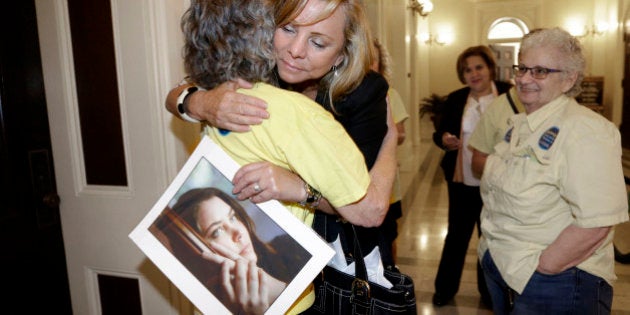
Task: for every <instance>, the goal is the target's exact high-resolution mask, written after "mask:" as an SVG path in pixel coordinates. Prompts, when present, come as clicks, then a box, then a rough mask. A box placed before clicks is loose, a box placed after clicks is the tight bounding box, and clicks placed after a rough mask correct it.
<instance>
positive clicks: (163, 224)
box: [154, 187, 310, 314]
mask: <svg viewBox="0 0 630 315" xmlns="http://www.w3.org/2000/svg"><path fill="white" fill-rule="evenodd" d="M154 227H155V230H158V231H159V232H158V233H160V232H161V233H163V234H164V236H165V237H166V241H167V242H168V246H167V247H169V248H170V250H171V251H172V252H173V254H174V255H175V256H176V257H177V258H178V259H179V260H180V261H181V262H182V263H183V264H184V265H185V266H186V267H187V269H188V270H189V271H190V272H191V273H193V275H195V277H196V278H197V279H198V280H199V281H200V282H202V283H203V284H204V285H205V286H206V287H207V288H208V289H209V290H210V292H212V293H213V294H214V295H215V296H216V297H217V299H218V300H219V301H221V302H222V303H223V304H224V305H225V306H226V307H227V308H228V309H229V310H230V311H231V312H233V313H235V314H263V313H264V312H265V311H266V310H267V309H268V308H269V306H270V305H271V304H272V303H273V301H275V299H276V298H277V297H278V296H279V295H280V294H281V293H282V291H283V290H284V289H285V288H286V286H287V283H289V282H290V281H291V280H292V279H293V278H294V277H295V275H296V274H297V273H298V272H299V271H300V269H301V267H302V266H303V265H304V263H305V262H306V261H307V260H308V259H309V258H310V254H309V253H308V252H306V250H304V249H303V248H302V247H301V246H300V245H299V244H297V243H295V242H294V241H293V240H292V239H291V238H290V237H289V236H288V235H286V234H281V233H280V234H279V235H277V236H275V237H274V238H273V239H271V240H269V241H268V242H264V241H262V240H261V239H260V238H259V236H258V235H257V233H256V225H255V223H254V221H253V220H252V218H251V217H250V215H249V214H248V213H247V212H246V210H245V208H244V207H243V206H242V205H241V204H240V203H239V202H238V201H237V200H236V199H234V198H233V197H232V196H231V195H229V194H228V193H226V192H224V191H223V190H221V189H218V188H215V187H201V188H194V189H190V190H188V191H186V192H185V193H183V194H182V195H181V196H180V197H179V198H178V199H177V202H176V203H175V204H174V205H173V206H172V207H167V208H166V209H165V211H164V212H163V214H162V215H161V216H160V218H159V219H158V220H156V222H155V223H154ZM154 233H155V232H154ZM280 248H281V249H282V250H283V252H282V253H280V252H279V251H278V249H280Z"/></svg>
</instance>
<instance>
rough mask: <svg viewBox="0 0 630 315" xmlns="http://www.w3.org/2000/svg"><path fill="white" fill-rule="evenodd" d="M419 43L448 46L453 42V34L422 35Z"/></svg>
mask: <svg viewBox="0 0 630 315" xmlns="http://www.w3.org/2000/svg"><path fill="white" fill-rule="evenodd" d="M419 39H420V41H421V42H424V43H425V44H427V45H429V46H431V45H433V44H436V45H438V46H444V45H448V44H450V43H452V42H453V34H451V33H437V34H431V33H422V34H420V37H419Z"/></svg>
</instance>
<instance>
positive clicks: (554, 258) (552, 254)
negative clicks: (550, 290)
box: [536, 225, 611, 274]
mask: <svg viewBox="0 0 630 315" xmlns="http://www.w3.org/2000/svg"><path fill="white" fill-rule="evenodd" d="M610 229H611V227H610V226H604V227H597V228H581V227H577V226H575V225H569V226H568V227H566V228H565V229H564V230H563V231H562V232H561V233H560V235H558V238H556V240H555V241H553V243H551V244H549V246H548V247H547V248H546V249H545V250H544V251H543V252H542V254H541V255H540V258H539V259H538V267H537V268H536V271H538V272H540V273H543V274H556V273H560V272H562V271H564V270H567V269H568V268H571V267H574V266H577V265H578V264H580V263H581V262H583V261H584V260H586V259H587V258H589V257H590V256H591V255H592V254H593V253H594V252H595V250H597V248H599V247H600V246H601V245H602V243H603V242H604V240H605V239H606V236H607V235H608V232H610Z"/></svg>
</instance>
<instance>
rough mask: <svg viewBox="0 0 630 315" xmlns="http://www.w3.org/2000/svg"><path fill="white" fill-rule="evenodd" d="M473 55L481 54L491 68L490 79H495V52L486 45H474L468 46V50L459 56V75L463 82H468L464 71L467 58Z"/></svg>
mask: <svg viewBox="0 0 630 315" xmlns="http://www.w3.org/2000/svg"><path fill="white" fill-rule="evenodd" d="M472 56H479V57H481V59H483V61H484V62H485V63H486V66H487V67H488V69H489V70H490V80H494V79H495V78H496V77H497V70H496V67H497V62H496V61H495V60H494V53H493V52H492V50H491V49H490V48H489V47H488V46H485V45H480V46H472V47H468V48H466V50H464V51H463V52H462V53H461V54H459V57H457V65H456V66H457V77H458V78H459V81H460V82H461V83H463V84H466V80H465V79H464V71H465V70H466V66H467V63H466V59H468V57H472Z"/></svg>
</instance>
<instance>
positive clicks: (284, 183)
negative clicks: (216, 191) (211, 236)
mask: <svg viewBox="0 0 630 315" xmlns="http://www.w3.org/2000/svg"><path fill="white" fill-rule="evenodd" d="M232 182H233V183H234V188H233V189H232V193H234V194H235V195H237V198H238V199H239V200H245V199H247V198H250V200H251V201H252V202H254V203H260V202H264V201H267V200H271V199H276V200H282V201H288V202H299V201H302V200H304V199H305V198H306V190H305V189H304V181H303V180H302V179H301V178H300V176H298V175H297V174H295V173H293V172H291V171H288V170H286V169H284V168H282V167H279V166H277V165H274V164H271V163H269V162H255V163H251V164H247V165H244V166H243V167H241V168H240V169H239V170H238V171H237V172H236V174H235V175H234V179H233V180H232Z"/></svg>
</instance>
